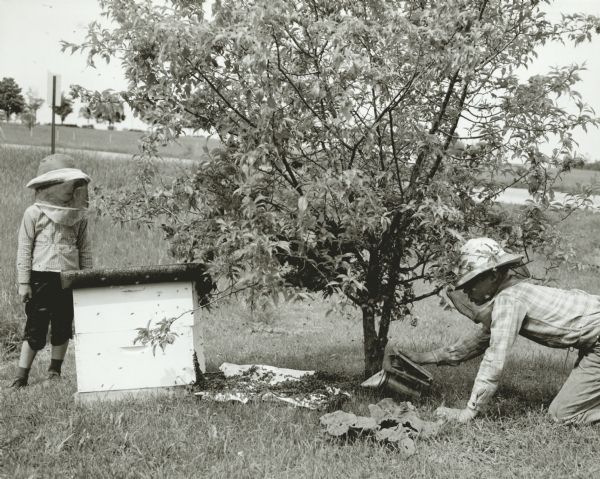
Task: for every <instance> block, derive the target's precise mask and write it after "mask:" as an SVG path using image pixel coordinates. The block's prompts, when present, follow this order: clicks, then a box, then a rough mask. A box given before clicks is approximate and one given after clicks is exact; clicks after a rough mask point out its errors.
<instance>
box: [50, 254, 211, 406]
mask: <svg viewBox="0 0 600 479" xmlns="http://www.w3.org/2000/svg"><path fill="white" fill-rule="evenodd" d="M61 276H62V283H63V288H71V289H72V290H73V309H74V326H75V335H74V337H75V363H76V371H77V400H78V401H88V400H96V399H113V398H122V397H124V396H127V395H139V394H144V393H161V392H169V391H172V388H173V387H174V386H184V385H187V384H191V383H193V382H194V381H195V379H196V374H195V370H194V352H195V353H196V358H197V360H198V366H199V368H200V370H201V371H202V372H204V370H205V362H204V347H203V341H202V332H201V328H200V304H201V299H202V297H204V296H203V295H204V294H205V293H208V291H209V290H210V287H211V285H212V284H211V283H210V279H209V278H208V277H207V276H206V275H204V267H203V265H198V264H196V265H193V264H181V265H167V266H153V267H144V268H130V269H118V270H83V271H72V272H67V273H62V275H61ZM207 289H208V291H207ZM170 318H177V320H176V321H175V322H174V323H173V324H172V326H171V329H170V330H171V332H173V333H175V334H176V335H177V336H176V337H175V341H174V342H173V343H172V344H167V345H166V347H165V348H164V350H162V349H161V348H160V347H159V346H156V347H155V348H154V351H153V347H152V346H151V345H149V344H147V345H143V344H141V343H140V342H139V341H138V342H137V343H135V344H134V340H135V338H136V337H137V335H138V330H137V328H146V327H150V328H152V327H155V326H156V325H157V323H158V322H160V321H162V320H164V319H170Z"/></svg>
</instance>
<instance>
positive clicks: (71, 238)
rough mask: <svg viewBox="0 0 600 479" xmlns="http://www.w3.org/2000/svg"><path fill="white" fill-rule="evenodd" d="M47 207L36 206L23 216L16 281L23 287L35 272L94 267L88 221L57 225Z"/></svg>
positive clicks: (78, 220)
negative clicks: (33, 271)
mask: <svg viewBox="0 0 600 479" xmlns="http://www.w3.org/2000/svg"><path fill="white" fill-rule="evenodd" d="M45 206H46V205H40V204H33V205H31V206H30V207H29V208H27V209H26V210H25V213H24V214H23V220H22V221H21V227H20V228H19V237H18V246H17V281H18V282H19V283H22V284H28V283H29V282H30V277H31V271H32V270H35V271H54V272H61V271H69V270H77V269H86V268H91V267H92V251H91V242H90V238H89V235H88V223H87V219H86V218H85V217H82V218H77V219H76V221H75V222H73V221H66V222H65V223H61V222H56V221H53V220H52V219H51V218H50V216H53V215H52V214H51V213H52V211H51V210H50V209H48V208H45ZM50 208H51V207H50ZM45 209H46V210H47V213H45V212H44V210H45Z"/></svg>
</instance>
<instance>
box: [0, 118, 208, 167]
mask: <svg viewBox="0 0 600 479" xmlns="http://www.w3.org/2000/svg"><path fill="white" fill-rule="evenodd" d="M0 128H2V131H3V132H4V137H5V142H6V143H8V144H17V145H35V146H47V147H48V149H50V143H51V127H50V126H48V125H41V126H36V127H34V128H33V129H32V130H31V131H29V129H28V128H27V127H26V126H24V125H18V124H15V123H8V124H7V123H0ZM142 135H143V133H142V132H138V131H125V130H123V131H120V130H113V131H109V130H99V129H90V128H74V127H66V126H60V125H57V127H56V147H57V148H77V149H82V150H94V151H111V152H119V153H131V154H135V153H139V151H138V143H139V140H140V138H141V137H142ZM0 141H1V140H0ZM206 142H207V140H206V138H205V137H204V136H184V137H181V138H180V139H179V140H178V141H177V143H175V144H173V145H169V146H168V147H164V148H161V149H160V153H161V154H162V155H164V156H172V157H178V158H191V159H195V158H201V157H202V156H203V155H204V152H203V148H204V146H205V145H206ZM218 143H219V142H218V141H217V140H213V139H211V140H209V143H208V144H209V146H210V148H213V147H214V146H216V145H218Z"/></svg>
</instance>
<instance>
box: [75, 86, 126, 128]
mask: <svg viewBox="0 0 600 479" xmlns="http://www.w3.org/2000/svg"><path fill="white" fill-rule="evenodd" d="M78 95H79V90H78V89H77V88H75V89H74V90H73V96H74V97H75V98H77V96H78ZM88 107H89V108H90V111H91V113H92V115H93V117H94V119H95V120H96V121H97V122H99V123H103V122H105V121H106V122H108V129H109V130H112V129H113V128H114V124H115V123H119V122H121V121H123V120H124V119H125V109H124V105H123V100H122V99H121V97H120V95H119V94H118V93H115V92H114V91H113V90H104V91H102V92H101V93H98V94H97V95H96V96H94V98H93V100H92V101H90V104H89V105H88Z"/></svg>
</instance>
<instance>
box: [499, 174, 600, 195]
mask: <svg viewBox="0 0 600 479" xmlns="http://www.w3.org/2000/svg"><path fill="white" fill-rule="evenodd" d="M495 180H496V181H497V182H499V183H503V184H506V185H508V184H510V185H512V186H513V187H514V188H527V184H526V183H525V182H523V181H520V182H518V183H516V184H514V185H513V183H514V181H515V179H514V177H512V176H500V175H498V176H497V177H495ZM585 187H593V188H594V194H600V171H597V170H585V169H573V170H571V171H568V172H566V173H562V174H561V175H560V177H559V178H558V179H557V181H556V183H555V184H554V190H555V191H562V192H564V193H579V192H581V191H583V188H585Z"/></svg>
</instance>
